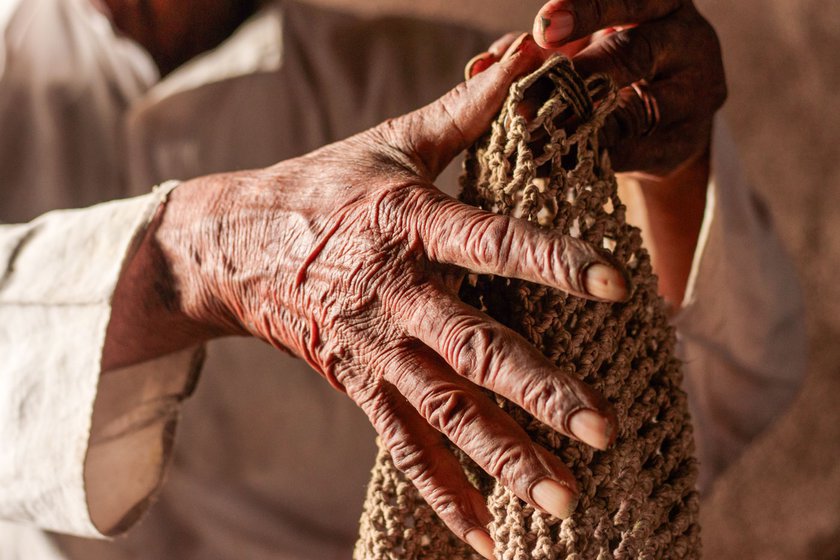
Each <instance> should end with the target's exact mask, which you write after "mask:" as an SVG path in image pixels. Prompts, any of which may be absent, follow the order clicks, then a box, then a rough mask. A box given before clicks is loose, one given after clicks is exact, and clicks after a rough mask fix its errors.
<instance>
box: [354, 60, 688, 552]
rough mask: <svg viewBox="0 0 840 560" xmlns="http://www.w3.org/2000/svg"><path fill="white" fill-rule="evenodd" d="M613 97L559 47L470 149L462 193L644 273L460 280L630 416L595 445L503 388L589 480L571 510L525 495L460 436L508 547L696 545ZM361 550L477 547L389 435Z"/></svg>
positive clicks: (677, 409)
mask: <svg viewBox="0 0 840 560" xmlns="http://www.w3.org/2000/svg"><path fill="white" fill-rule="evenodd" d="M545 91H548V92H549V93H548V95H547V96H546V95H544V92H545ZM540 92H541V93H540ZM526 94H528V95H527V97H526ZM537 94H540V95H541V96H542V97H543V98H544V100H543V101H540V102H539V107H538V110H537V112H536V117H535V118H533V119H526V118H525V117H523V116H521V115H520V113H521V112H522V111H521V110H519V109H520V108H521V107H522V106H523V105H522V102H523V100H527V101H528V102H529V103H533V102H534V96H535V95H537ZM617 99H618V97H617V92H616V90H615V88H614V87H613V86H612V84H611V83H610V82H608V81H607V80H606V79H603V78H600V77H593V78H590V79H588V80H586V81H584V80H582V79H581V77H580V76H579V75H578V74H577V73H576V72H575V71H574V69H573V68H572V65H571V63H570V62H569V61H568V59H566V58H563V57H559V56H558V57H555V58H553V59H551V60H549V61H548V62H547V63H546V64H545V65H543V67H542V68H540V69H539V70H538V71H536V72H534V73H533V74H532V75H530V76H527V77H525V78H523V79H521V80H520V81H518V82H517V83H515V84H514V85H513V87H512V88H511V91H510V95H509V98H508V100H507V102H506V104H505V106H504V108H503V109H502V111H501V113H500V114H499V116H498V118H497V119H496V120H495V122H494V123H493V125H492V129H491V131H490V132H489V133H488V134H487V135H485V136H484V137H483V138H482V139H481V140H480V141H479V142H478V143H476V145H475V146H473V147H472V148H471V149H470V150H469V152H468V154H467V159H466V162H465V171H464V174H463V176H462V187H463V192H462V195H461V197H462V199H463V200H464V201H466V202H468V203H470V204H473V205H476V206H479V207H482V208H484V209H487V210H489V211H492V212H497V213H500V214H508V215H512V216H517V217H521V218H525V219H528V220H531V221H533V222H536V223H538V224H540V225H541V226H543V227H545V228H553V229H557V230H560V231H561V232H564V233H567V234H570V235H573V236H575V237H579V238H581V239H584V240H586V241H588V242H590V243H592V244H595V245H596V246H603V247H604V248H605V249H607V250H609V251H610V252H611V253H612V254H613V255H614V257H615V258H616V259H617V260H618V261H619V262H620V263H622V264H624V266H625V267H626V269H627V271H628V273H629V275H630V278H631V280H632V287H633V289H632V294H631V297H630V299H629V301H628V302H627V303H623V304H608V303H599V302H593V301H586V300H583V299H580V298H577V297H574V296H569V295H566V294H565V293H563V292H561V291H558V290H555V289H551V288H547V287H544V286H539V285H536V284H531V283H529V282H525V281H520V280H510V279H506V278H500V277H493V276H470V277H468V279H467V281H465V283H464V286H463V288H462V290H461V296H462V298H463V299H464V300H465V301H467V302H469V303H471V304H473V305H475V306H476V307H478V308H480V309H483V310H484V311H486V312H487V313H488V314H489V315H490V316H492V317H494V318H495V319H496V320H498V321H500V322H501V323H503V324H505V325H507V326H509V327H511V328H512V329H514V330H516V331H517V332H519V333H520V334H522V335H523V336H524V337H525V338H526V339H528V340H529V341H530V342H531V343H532V344H534V345H535V346H536V347H537V348H539V349H540V350H541V351H542V352H543V353H544V354H545V355H546V356H547V357H548V358H549V359H550V360H551V361H552V362H554V363H555V364H556V365H557V366H558V367H559V368H561V369H562V370H566V371H571V372H573V374H574V375H576V376H578V377H579V378H581V379H582V380H584V381H585V382H587V383H589V384H590V385H591V386H592V387H594V388H595V389H597V390H598V391H600V392H601V393H602V394H603V395H604V396H605V397H606V398H607V399H608V400H609V401H610V402H611V403H612V404H613V406H614V407H615V410H616V414H617V418H618V434H617V439H616V442H615V444H614V445H613V446H612V447H610V449H608V450H607V451H597V450H595V449H593V448H591V447H589V446H587V445H584V444H581V443H578V442H576V441H573V440H570V439H569V438H567V437H564V436H561V435H560V434H558V433H557V432H555V431H554V430H552V429H551V428H548V427H547V426H545V425H544V424H542V423H541V422H539V421H537V420H535V419H534V418H532V417H531V416H530V415H529V414H527V413H526V412H524V411H523V410H522V409H520V408H519V407H517V406H515V405H513V404H512V403H510V402H507V401H505V400H504V399H501V398H498V397H494V398H496V399H497V401H498V403H499V406H501V407H502V408H503V409H505V410H506V411H507V412H508V413H509V414H510V415H511V416H512V417H513V418H514V419H515V420H516V421H517V422H519V424H520V425H522V426H523V427H524V428H525V429H526V431H527V432H528V433H529V434H530V435H531V437H532V438H533V439H534V440H535V441H536V442H537V443H539V444H541V445H543V446H544V447H546V448H547V449H549V450H551V451H553V452H554V453H555V454H557V456H558V457H560V458H561V459H562V460H563V462H564V463H565V464H566V465H568V467H569V468H570V469H571V471H572V473H573V474H574V476H575V478H576V480H577V481H578V484H579V488H580V502H579V504H578V506H577V509H576V511H575V513H574V514H573V515H572V516H571V517H570V518H568V519H566V520H563V521H561V520H559V519H556V518H554V517H553V516H551V515H549V514H545V513H542V512H540V511H539V510H535V509H534V508H533V507H531V506H529V505H528V504H526V503H524V502H523V501H521V500H520V499H519V498H518V497H517V496H516V495H514V494H513V493H512V492H511V491H509V490H507V489H506V488H505V487H504V486H502V485H501V484H499V483H498V482H496V481H495V480H493V479H491V478H490V477H488V476H487V475H486V474H485V473H484V472H483V471H481V470H480V469H478V467H476V466H475V465H474V464H473V463H472V462H471V461H470V460H469V459H467V458H466V457H464V456H463V455H462V454H460V452H459V457H461V459H462V463H463V465H464V468H465V470H466V471H467V473H468V475H469V477H470V480H471V481H473V483H474V484H475V485H476V486H477V487H478V488H479V489H480V490H481V491H482V492H483V493H484V494H485V495H486V496H487V502H488V506H489V508H490V511H491V513H492V515H493V522H492V524H491V526H490V533H491V536H492V537H493V540H494V541H495V544H496V557H497V558H500V559H503V560H529V559H534V560H549V559H556V558H566V559H569V560H572V559H575V560H588V559H597V560H606V559H612V558H615V559H629V558H645V559H653V558H675V559H676V558H697V557H699V549H700V542H699V527H698V524H697V514H698V497H697V493H696V491H695V479H696V471H697V468H696V461H695V459H694V458H693V456H692V453H693V440H692V432H691V426H690V421H689V416H688V412H687V406H686V398H685V394H684V393H683V392H682V390H681V389H680V382H681V373H680V368H679V363H678V361H677V360H676V359H675V358H674V342H675V338H674V332H673V329H672V328H671V327H670V326H669V325H668V322H667V316H666V310H665V305H664V302H663V301H662V299H661V298H660V297H659V296H658V295H657V289H656V277H655V276H654V275H653V272H652V270H651V264H650V257H649V255H648V253H647V252H646V251H645V249H644V248H642V244H641V236H640V232H639V230H638V229H636V228H634V227H632V226H630V225H628V224H627V223H626V221H625V208H624V206H623V205H622V204H621V201H620V200H619V199H618V196H617V184H616V179H615V174H614V173H613V171H612V169H611V167H610V163H609V158H608V156H607V155H606V152H605V151H604V150H599V149H598V140H597V132H598V129H599V128H600V127H601V126H602V124H603V122H604V119H605V117H606V116H607V115H608V114H609V112H610V111H611V110H613V109H614V108H615V106H616V103H617ZM355 557H356V559H357V560H386V559H387V560H397V559H399V560H413V559H424V560H434V559H440V560H443V559H446V560H454V559H462V558H463V559H466V558H469V559H478V558H480V557H479V556H478V555H477V554H476V553H475V552H474V551H473V550H472V549H471V548H470V547H468V546H467V545H466V544H464V543H463V542H462V541H461V540H460V539H458V538H457V537H455V536H454V535H453V534H452V533H451V532H450V531H449V530H448V529H447V528H446V526H445V525H443V524H442V523H441V522H440V521H439V520H438V518H437V517H436V516H435V514H434V513H433V511H432V510H431V509H430V508H429V506H428V505H426V503H425V502H424V500H423V499H422V497H420V495H419V494H418V493H417V491H416V489H415V488H414V486H413V485H412V484H411V483H410V482H409V481H408V480H407V479H406V478H405V477H404V476H403V475H402V473H400V472H399V471H398V470H397V469H396V468H395V467H394V465H393V463H392V462H391V459H390V456H389V455H388V453H387V451H385V450H384V449H382V448H380V452H379V454H378V457H377V460H376V465H375V466H374V469H373V473H372V478H371V481H370V485H369V488H368V495H367V501H366V503H365V509H364V513H363V515H362V519H361V535H360V539H359V541H358V543H357V545H356V551H355Z"/></svg>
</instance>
